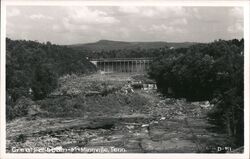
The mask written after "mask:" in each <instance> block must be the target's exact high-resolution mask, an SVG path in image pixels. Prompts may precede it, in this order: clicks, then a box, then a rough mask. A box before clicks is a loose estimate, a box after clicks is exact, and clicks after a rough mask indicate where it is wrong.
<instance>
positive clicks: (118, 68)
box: [90, 58, 152, 73]
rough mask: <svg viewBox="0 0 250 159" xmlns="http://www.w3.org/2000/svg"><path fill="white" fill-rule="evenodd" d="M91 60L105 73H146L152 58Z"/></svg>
mask: <svg viewBox="0 0 250 159" xmlns="http://www.w3.org/2000/svg"><path fill="white" fill-rule="evenodd" d="M90 61H91V62H92V63H93V64H94V65H95V66H96V67H97V69H98V70H100V71H103V72H105V73H145V72H146V71H147V69H148V68H149V65H150V63H151V62H152V58H101V59H91V60H90Z"/></svg>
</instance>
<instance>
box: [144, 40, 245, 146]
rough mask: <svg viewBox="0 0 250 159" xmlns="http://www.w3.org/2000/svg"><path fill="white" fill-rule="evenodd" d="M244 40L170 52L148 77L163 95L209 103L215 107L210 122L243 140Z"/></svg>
mask: <svg viewBox="0 0 250 159" xmlns="http://www.w3.org/2000/svg"><path fill="white" fill-rule="evenodd" d="M243 51H244V40H243V39H241V40H237V39H234V40H230V41H224V40H218V41H215V42H213V43H209V44H203V45H194V46H191V47H190V48H188V49H186V50H182V51H176V50H171V52H168V53H165V54H164V55H162V56H159V57H158V58H156V59H155V60H154V62H153V64H152V65H151V68H150V71H149V75H150V77H151V78H153V79H155V80H156V81H157V85H158V88H159V90H160V91H161V92H162V93H163V94H165V95H166V96H172V97H175V98H186V99H188V100H190V101H200V100H209V101H210V102H211V103H212V104H214V107H213V109H212V111H211V112H210V113H209V120H210V122H211V123H214V124H215V125H217V127H218V130H220V131H222V132H226V133H227V134H228V136H229V137H232V138H233V139H234V140H233V144H236V145H243V141H244V128H243V127H244V98H243V95H244V78H243V77H244V70H243V68H244V53H243Z"/></svg>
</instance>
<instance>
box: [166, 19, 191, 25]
mask: <svg viewBox="0 0 250 159" xmlns="http://www.w3.org/2000/svg"><path fill="white" fill-rule="evenodd" d="M187 23H188V22H187V19H185V18H181V19H174V20H173V21H170V24H171V25H187Z"/></svg>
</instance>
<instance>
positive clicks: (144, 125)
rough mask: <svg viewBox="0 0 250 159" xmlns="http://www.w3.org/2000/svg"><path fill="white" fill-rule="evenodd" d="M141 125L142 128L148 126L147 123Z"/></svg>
mask: <svg viewBox="0 0 250 159" xmlns="http://www.w3.org/2000/svg"><path fill="white" fill-rule="evenodd" d="M141 127H142V128H144V127H149V124H143V125H142V126H141Z"/></svg>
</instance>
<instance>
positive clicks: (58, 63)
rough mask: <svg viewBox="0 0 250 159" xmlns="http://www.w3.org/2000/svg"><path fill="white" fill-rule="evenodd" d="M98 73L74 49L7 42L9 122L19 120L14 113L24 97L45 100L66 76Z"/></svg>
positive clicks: (29, 42) (33, 43)
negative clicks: (19, 101)
mask: <svg viewBox="0 0 250 159" xmlns="http://www.w3.org/2000/svg"><path fill="white" fill-rule="evenodd" d="M94 71H95V66H94V65H92V64H91V63H90V62H89V61H87V60H86V58H85V56H84V55H83V54H81V53H78V52H76V51H74V50H72V49H70V48H67V47H64V46H59V45H54V44H51V43H50V42H47V43H46V44H44V43H43V44H42V43H38V42H35V41H25V40H11V39H8V38H7V39H6V88H7V95H6V98H7V109H6V111H7V119H12V118H14V117H15V116H17V114H13V112H14V111H12V110H13V107H14V105H16V104H17V102H18V99H19V98H20V97H22V96H23V97H28V98H31V99H33V100H40V99H43V98H45V97H46V96H47V95H48V94H49V93H50V92H51V91H52V90H53V89H55V88H56V87H57V79H58V77H60V76H62V75H64V74H72V73H75V74H88V73H90V72H94ZM23 111H25V109H23ZM11 114H12V115H11ZM19 114H22V113H21V112H19Z"/></svg>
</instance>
